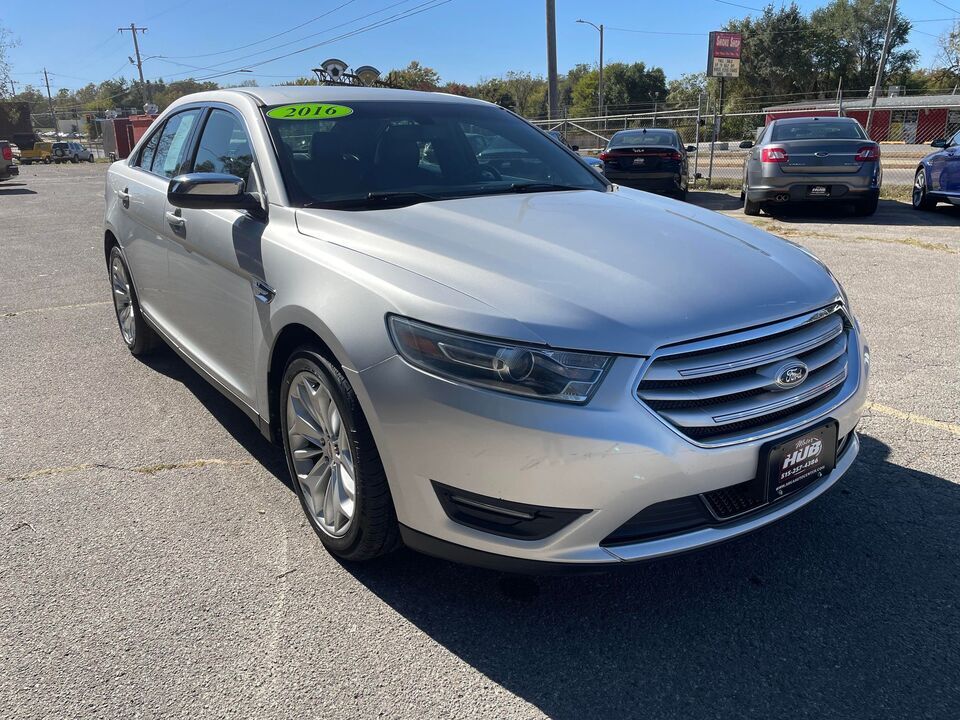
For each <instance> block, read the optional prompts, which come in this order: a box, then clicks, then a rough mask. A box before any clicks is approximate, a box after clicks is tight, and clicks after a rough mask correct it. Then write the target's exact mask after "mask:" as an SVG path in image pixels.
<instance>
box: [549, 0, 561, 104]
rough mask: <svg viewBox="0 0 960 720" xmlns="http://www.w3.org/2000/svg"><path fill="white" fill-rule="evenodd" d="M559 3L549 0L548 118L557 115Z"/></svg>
mask: <svg viewBox="0 0 960 720" xmlns="http://www.w3.org/2000/svg"><path fill="white" fill-rule="evenodd" d="M558 103H559V98H558V97H557V3H556V0H547V118H548V119H550V120H553V119H555V118H556V117H557V106H558Z"/></svg>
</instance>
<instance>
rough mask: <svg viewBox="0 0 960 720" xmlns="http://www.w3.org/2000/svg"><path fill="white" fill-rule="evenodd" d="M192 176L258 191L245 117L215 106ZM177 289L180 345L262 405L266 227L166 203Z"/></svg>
mask: <svg viewBox="0 0 960 720" xmlns="http://www.w3.org/2000/svg"><path fill="white" fill-rule="evenodd" d="M194 155H195V159H194V160H193V162H192V164H191V172H198V173H226V174H228V175H235V176H237V177H240V178H242V179H244V180H245V181H246V184H247V190H248V191H251V192H259V191H260V186H259V182H258V178H257V173H256V170H255V168H254V157H253V150H252V146H251V143H250V135H249V133H248V131H247V129H246V127H245V125H244V122H243V119H242V116H241V115H240V114H239V112H237V111H235V110H234V109H233V108H230V107H228V106H217V107H214V108H212V109H211V110H210V111H209V115H207V117H206V120H205V121H204V123H203V127H202V129H201V131H200V133H199V141H198V143H197V146H196V150H195V153H194ZM163 216H164V232H165V233H166V235H167V237H168V239H169V241H170V254H169V258H170V290H171V294H172V303H173V306H174V308H175V311H174V313H173V318H172V320H171V322H172V323H173V327H172V330H173V333H174V335H175V337H176V340H177V342H178V344H180V346H181V348H182V349H183V350H184V351H185V352H187V354H189V355H190V356H192V357H193V358H194V359H196V360H197V361H198V362H199V363H200V364H201V365H202V366H203V367H204V368H205V369H206V370H207V371H208V372H209V373H210V374H212V375H213V376H214V377H215V379H216V380H218V381H219V382H220V384H221V385H223V386H224V387H226V388H227V389H228V390H230V391H231V392H232V393H233V394H234V395H235V396H237V397H239V398H240V399H241V400H243V401H244V402H245V403H246V404H247V405H248V406H250V407H255V405H256V403H255V393H256V387H255V383H254V372H253V369H254V368H253V363H254V351H253V330H254V322H255V320H256V317H257V316H256V307H255V306H256V302H257V297H258V296H259V297H260V298H261V299H262V300H264V301H269V299H270V289H269V288H267V287H266V286H265V285H262V283H263V261H262V256H261V252H260V237H261V236H262V234H263V231H264V229H265V228H266V224H265V222H263V221H261V220H257V219H255V218H253V217H251V216H250V215H249V214H248V213H246V212H242V211H239V210H195V209H188V208H177V207H174V206H173V205H170V204H169V203H166V202H165V207H164V211H163Z"/></svg>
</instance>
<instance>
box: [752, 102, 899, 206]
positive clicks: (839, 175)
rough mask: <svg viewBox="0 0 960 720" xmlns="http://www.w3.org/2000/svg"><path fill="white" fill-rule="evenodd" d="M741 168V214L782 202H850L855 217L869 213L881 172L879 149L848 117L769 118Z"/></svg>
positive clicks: (875, 201) (876, 194) (877, 189)
mask: <svg viewBox="0 0 960 720" xmlns="http://www.w3.org/2000/svg"><path fill="white" fill-rule="evenodd" d="M740 147H741V148H745V149H749V150H750V153H749V154H748V155H747V159H746V161H745V162H744V165H743V187H742V190H741V193H740V199H741V200H743V212H744V213H745V214H746V215H759V214H760V210H761V208H762V207H764V206H772V205H776V204H783V203H787V202H818V203H849V204H852V205H853V207H854V210H855V212H856V213H857V214H858V215H873V214H874V213H875V212H876V211H877V204H878V201H879V199H880V183H881V181H882V179H883V170H882V168H881V166H880V146H879V145H878V144H877V143H875V142H873V141H872V140H868V139H867V135H866V133H864V131H863V128H862V127H860V123H858V122H857V121H856V120H854V119H853V118H824V117H814V118H785V119H780V120H773V121H772V122H771V123H770V124H769V125H767V127H765V128H764V129H763V131H762V132H761V133H760V136H759V137H758V138H757V143H756V145H754V143H753V142H751V141H749V140H746V141H744V142H742V143H740Z"/></svg>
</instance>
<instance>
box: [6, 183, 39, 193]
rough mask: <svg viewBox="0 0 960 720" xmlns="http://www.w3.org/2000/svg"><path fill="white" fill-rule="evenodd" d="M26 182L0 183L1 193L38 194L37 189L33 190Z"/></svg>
mask: <svg viewBox="0 0 960 720" xmlns="http://www.w3.org/2000/svg"><path fill="white" fill-rule="evenodd" d="M26 185H27V184H26V183H3V184H0V195H36V194H37V191H36V190H31V189H30V188H28V187H27V186H26Z"/></svg>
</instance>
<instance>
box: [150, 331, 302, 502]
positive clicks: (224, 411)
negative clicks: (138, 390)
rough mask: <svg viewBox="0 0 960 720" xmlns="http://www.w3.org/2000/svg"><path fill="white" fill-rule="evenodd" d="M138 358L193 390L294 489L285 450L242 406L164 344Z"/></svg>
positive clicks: (252, 452)
mask: <svg viewBox="0 0 960 720" xmlns="http://www.w3.org/2000/svg"><path fill="white" fill-rule="evenodd" d="M138 359H139V360H140V361H141V362H143V363H144V364H145V365H147V366H148V367H149V368H150V369H151V370H154V371H156V372H158V373H162V374H164V375H166V376H167V377H169V378H171V379H173V380H176V381H177V382H179V383H180V384H182V385H183V386H184V387H185V388H187V390H189V391H190V392H191V393H193V395H194V396H195V397H196V398H197V400H199V401H200V403H201V404H202V405H203V406H204V408H206V410H207V412H209V413H210V414H211V415H212V416H213V417H214V418H215V419H216V421H217V422H219V423H220V424H221V425H222V426H223V427H224V429H225V430H226V431H227V432H228V433H230V435H231V436H232V437H233V439H234V440H236V441H237V442H238V443H240V445H241V446H243V449H244V450H246V451H247V452H248V453H250V455H251V456H252V457H253V459H254V460H256V461H257V462H258V463H260V464H261V465H262V466H263V467H264V468H265V469H266V470H267V471H269V472H270V473H271V474H272V475H273V476H274V477H275V478H276V479H277V480H279V481H280V482H281V483H282V484H283V485H285V486H286V487H287V488H288V489H290V490H291V491H292V490H293V487H292V486H291V484H290V475H289V473H288V472H287V466H286V461H285V460H284V457H283V451H282V450H281V449H280V448H279V447H277V446H276V445H273V444H271V443H270V442H269V441H268V440H267V439H266V438H265V437H263V435H261V434H260V430H259V429H258V428H257V426H256V425H254V424H253V423H252V422H251V421H250V418H249V417H247V415H246V414H245V413H244V412H243V411H242V410H241V409H240V408H238V407H237V406H236V405H234V404H233V403H232V402H230V401H229V400H228V399H227V398H225V397H224V396H223V395H222V394H221V393H220V392H219V391H218V390H217V389H216V388H214V387H213V385H211V384H210V383H209V382H207V381H206V380H204V379H203V378H202V377H201V376H200V375H199V374H197V372H196V371H195V370H194V369H193V368H192V367H190V366H189V365H187V363H186V362H184V361H183V359H182V358H181V357H180V356H179V355H177V354H176V353H175V352H174V351H173V350H171V349H170V348H168V347H166V346H165V345H164V346H161V347H159V348H157V350H156V352H154V353H152V354H150V355H147V356H144V357H141V358H138Z"/></svg>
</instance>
